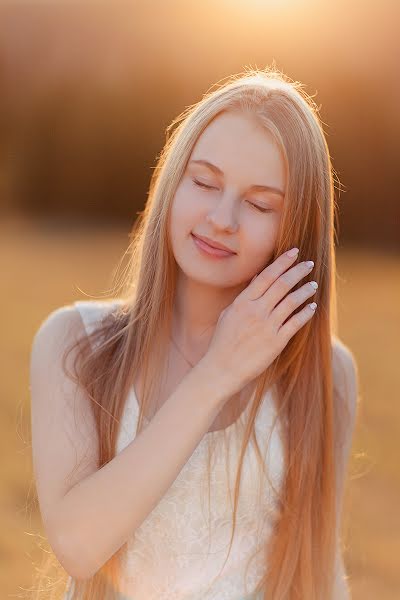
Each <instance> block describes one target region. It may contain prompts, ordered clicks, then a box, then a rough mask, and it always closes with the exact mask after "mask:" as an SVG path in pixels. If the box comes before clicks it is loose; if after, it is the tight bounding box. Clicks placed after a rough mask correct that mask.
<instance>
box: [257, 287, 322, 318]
mask: <svg viewBox="0 0 400 600" xmlns="http://www.w3.org/2000/svg"><path fill="white" fill-rule="evenodd" d="M317 288H318V283H317V282H316V281H309V282H308V283H305V284H304V285H302V286H301V288H299V289H298V290H295V291H294V292H292V293H291V294H288V295H287V296H286V298H284V299H283V300H282V302H279V304H278V305H277V306H276V307H275V308H274V309H273V310H272V312H271V313H270V315H269V319H271V322H272V324H273V325H274V327H276V329H279V327H281V326H282V323H284V322H285V321H286V319H287V318H288V317H290V315H291V314H293V312H294V311H295V310H296V309H297V308H299V306H301V305H302V304H303V302H305V301H306V300H307V299H308V298H311V296H313V295H314V294H315V292H316V291H317Z"/></svg>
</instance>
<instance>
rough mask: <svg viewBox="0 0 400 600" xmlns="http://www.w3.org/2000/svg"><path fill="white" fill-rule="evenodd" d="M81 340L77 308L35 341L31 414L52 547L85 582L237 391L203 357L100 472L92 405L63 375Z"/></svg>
mask: <svg viewBox="0 0 400 600" xmlns="http://www.w3.org/2000/svg"><path fill="white" fill-rule="evenodd" d="M78 331H80V332H81V331H82V322H81V319H80V316H79V314H78V313H77V312H76V308H75V307H72V308H71V307H62V308H61V309H58V310H56V311H54V312H53V313H52V314H51V316H50V317H49V318H48V319H47V320H46V321H45V323H44V324H43V325H42V326H41V328H40V329H39V331H38V332H37V334H36V336H35V338H34V343H33V347H32V353H31V371H30V373H31V375H30V377H31V413H32V447H33V459H34V471H35V477H36V482H37V491H38V497H39V504H40V509H41V513H42V518H43V520H44V523H45V528H46V530H47V534H48V538H49V541H50V543H51V546H52V548H53V550H54V551H55V553H56V555H57V557H58V559H59V561H60V563H61V564H62V565H63V567H64V568H65V570H66V571H67V572H69V573H70V574H71V575H72V576H73V577H76V578H82V579H85V578H89V577H91V576H92V575H93V574H94V573H96V572H97V571H98V569H99V568H100V567H101V566H102V565H103V564H104V563H105V562H106V561H107V560H108V559H109V558H110V557H111V556H112V555H113V554H114V553H115V552H116V551H117V550H118V549H119V548H120V547H121V545H122V544H123V543H124V542H125V541H126V540H127V539H128V537H129V536H130V535H131V534H132V532H134V531H135V529H136V528H138V527H139V526H140V525H141V523H142V522H143V521H144V520H145V519H146V517H147V516H148V515H149V513H150V512H151V511H152V510H153V508H154V507H155V506H156V505H157V504H158V502H159V501H160V500H161V498H162V497H163V495H164V494H165V493H166V491H167V490H168V488H169V487H170V486H171V485H172V483H173V482H174V480H175V479H176V477H177V476H178V474H179V472H180V471H181V470H182V468H183V466H184V465H185V463H186V462H187V461H188V459H189V458H190V456H191V454H192V453H193V451H194V450H195V448H196V446H197V445H198V443H199V442H200V441H201V439H202V437H203V435H204V433H205V432H206V431H207V430H208V428H209V426H210V424H211V423H212V422H213V421H214V419H215V417H216V415H217V414H218V412H219V411H220V409H221V408H222V406H223V404H224V403H225V402H226V400H227V399H228V398H229V395H230V390H229V389H228V384H227V382H225V381H224V380H223V378H222V377H221V376H220V374H219V373H216V372H214V370H213V368H212V367H211V366H210V365H209V364H208V363H207V362H206V361H205V357H203V359H202V360H201V361H200V362H199V363H198V364H197V365H196V367H194V368H193V369H192V370H191V371H190V372H189V374H188V375H186V377H184V379H183V380H182V381H181V383H180V384H179V385H178V386H177V388H176V389H175V390H174V392H173V393H172V394H171V395H170V397H169V398H168V399H167V400H166V401H165V403H164V404H163V405H162V406H161V408H160V409H159V410H158V412H157V413H156V415H155V416H154V418H153V419H152V420H151V422H150V423H149V424H148V426H147V427H146V429H144V430H143V431H142V432H140V433H139V434H138V436H137V437H136V438H135V439H134V440H133V441H132V442H131V443H130V444H128V446H127V447H126V448H124V449H123V450H122V451H121V452H120V453H119V454H117V455H116V456H115V457H114V458H113V459H112V460H111V461H110V462H108V463H107V464H106V465H104V466H103V467H102V468H100V469H97V467H96V464H97V462H96V461H97V450H96V448H97V440H96V437H95V427H94V423H93V420H92V419H93V417H92V416H91V410H90V402H89V400H88V399H87V398H86V397H85V395H84V394H83V392H82V390H77V389H75V388H74V387H73V384H72V382H71V381H70V380H69V379H67V378H66V377H65V375H64V374H63V373H62V371H61V366H60V357H61V352H62V350H63V349H64V343H63V341H62V340H63V339H65V336H67V338H70V337H71V335H73V334H74V332H75V333H78ZM68 341H71V339H68ZM71 354H72V357H71V359H72V360H73V358H74V353H71ZM68 366H69V363H68V361H67V367H68ZM74 402H75V403H76V404H75V409H77V410H78V416H77V417H76V414H75V412H74ZM82 458H85V459H87V458H88V461H87V463H86V467H85V469H84V471H83V472H82V471H81V472H80V473H79V474H78V475H76V474H75V475H74V476H73V477H72V481H73V485H71V473H72V471H73V468H74V466H75V463H76V460H78V462H79V461H80V459H82ZM67 478H69V481H70V482H69V484H68V485H67V484H66V480H67Z"/></svg>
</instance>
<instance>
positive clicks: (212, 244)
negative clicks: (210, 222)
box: [192, 233, 236, 254]
mask: <svg viewBox="0 0 400 600" xmlns="http://www.w3.org/2000/svg"><path fill="white" fill-rule="evenodd" d="M192 236H193V237H195V238H197V239H198V240H200V241H201V242H203V243H204V244H207V246H209V247H210V248H214V249H217V250H223V251H224V252H229V254H236V252H234V251H233V250H230V249H229V248H228V247H227V246H224V245H223V244H219V243H218V242H214V241H212V240H211V239H209V238H206V237H203V236H200V235H195V234H194V233H192Z"/></svg>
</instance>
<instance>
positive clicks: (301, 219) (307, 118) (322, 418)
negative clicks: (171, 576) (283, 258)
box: [67, 68, 348, 600]
mask: <svg viewBox="0 0 400 600" xmlns="http://www.w3.org/2000/svg"><path fill="white" fill-rule="evenodd" d="M222 111H239V112H241V113H244V114H247V115H251V116H252V117H254V118H255V119H256V120H257V122H258V123H259V125H260V127H262V128H264V129H265V130H266V131H267V132H269V133H270V134H272V135H273V137H274V139H275V140H276V142H277V143H278V145H279V147H280V148H281V150H282V153H283V156H284V160H285V162H286V166H287V188H286V196H285V202H284V205H283V211H282V219H281V223H280V230H279V232H278V238H277V243H276V248H275V251H274V255H273V256H272V258H271V262H273V261H274V260H275V259H276V258H277V257H278V256H279V255H281V254H282V253H283V252H284V251H286V250H287V249H289V248H292V247H293V246H297V247H298V248H299V249H300V253H299V258H298V260H299V261H301V260H306V259H308V258H310V257H312V258H313V260H314V262H315V267H314V270H313V278H315V279H316V280H317V281H318V283H319V288H318V293H317V295H316V297H315V300H316V301H317V303H318V309H317V312H316V314H315V316H314V317H313V318H312V320H311V321H309V322H308V323H307V324H306V325H305V326H303V327H302V328H301V329H300V330H299V331H298V333H296V335H295V336H294V337H293V338H292V339H291V340H290V341H289V343H288V344H287V346H286V347H285V348H284V350H283V351H282V352H281V354H280V355H279V356H278V357H277V359H276V360H275V361H274V363H273V364H272V365H271V366H270V367H269V368H268V369H266V370H265V372H264V373H263V374H262V375H260V376H259V377H258V378H257V382H256V383H257V386H256V393H255V396H254V402H253V404H252V408H251V411H250V413H249V419H248V422H247V424H246V428H245V431H244V435H243V442H242V446H241V451H240V460H239V468H238V470H237V473H236V482H235V497H234V511H233V529H232V536H233V532H234V528H235V519H236V510H237V502H238V496H239V488H240V477H241V472H242V463H243V457H244V454H245V450H246V446H247V444H248V442H249V440H250V438H251V439H253V440H255V436H254V421H255V416H256V414H257V412H258V409H259V406H260V404H261V402H262V399H263V397H264V393H265V390H266V389H267V388H268V387H269V386H270V384H271V382H274V383H276V388H275V389H276V392H277V394H276V398H275V401H276V403H277V407H278V414H279V416H280V417H281V419H282V422H284V423H286V428H285V429H284V452H285V473H284V480H283V484H282V488H281V490H280V492H279V498H278V500H279V505H280V507H281V511H280V516H279V519H278V521H277V523H276V526H275V528H274V530H273V534H272V535H271V537H270V539H269V540H268V547H266V548H265V577H264V578H263V579H262V581H261V582H260V585H259V586H258V588H257V591H258V592H260V593H261V594H262V596H260V597H262V598H263V599H264V600H267V598H268V600H305V599H307V600H327V599H330V598H332V594H333V578H334V571H335V555H336V548H337V539H338V538H337V535H338V526H339V523H338V512H337V509H338V506H337V503H336V489H337V481H336V475H337V470H338V455H339V448H340V447H341V445H342V443H343V434H344V431H345V430H346V423H347V419H348V413H347V409H346V402H345V399H344V398H343V397H341V395H340V394H339V390H337V389H335V388H334V379H333V374H332V340H333V338H334V330H335V327H336V322H337V315H336V288H335V271H336V268H335V253H334V232H335V227H334V217H335V202H334V176H333V167H332V164H331V161H330V156H329V151H328V147H327V143H326V140H325V136H324V132H323V129H322V125H321V120H320V118H319V116H318V109H317V107H316V105H315V103H314V101H313V100H312V99H311V98H310V97H309V96H308V95H307V94H306V93H305V91H304V90H303V89H302V85H301V84H300V83H298V82H293V81H290V80H289V78H287V77H286V76H284V75H283V74H282V73H280V72H278V71H277V70H276V69H272V68H266V69H263V70H252V69H251V70H246V71H244V72H243V73H239V74H236V75H233V76H230V77H229V78H228V79H227V81H225V82H219V83H218V84H216V85H215V89H213V88H211V89H210V90H209V91H208V92H207V93H206V94H204V96H203V98H202V99H201V100H200V101H199V102H197V103H196V104H194V105H192V106H189V107H188V108H187V109H186V110H185V111H184V112H182V113H181V115H179V116H178V117H177V118H176V119H175V120H174V121H173V122H172V123H171V124H170V125H169V127H168V128H167V132H166V133H167V135H166V143H165V146H164V148H163V150H162V152H161V154H160V156H159V158H158V162H157V166H156V168H155V169H154V173H153V175H152V179H151V183H150V190H149V194H148V199H147V202H146V205H145V208H144V210H143V211H142V212H141V213H139V217H138V219H137V220H136V222H135V224H134V227H133V229H132V232H131V243H130V248H129V256H130V259H129V266H128V268H127V269H126V276H125V277H124V279H123V281H122V284H120V286H119V289H118V291H119V297H120V298H122V300H123V302H122V303H121V305H120V306H119V307H118V309H117V310H114V311H113V312H112V313H111V314H109V315H108V316H107V318H105V319H104V320H103V321H102V322H101V323H100V324H99V326H98V327H97V328H96V330H95V331H94V332H93V333H92V335H91V336H90V337H91V341H92V342H94V343H95V344H96V341H100V342H101V343H99V344H96V349H95V351H93V348H92V345H89V344H88V343H87V340H86V342H85V341H84V340H83V339H82V340H81V342H80V350H81V351H80V353H78V355H77V360H76V371H75V374H74V375H72V376H73V377H74V378H75V381H76V383H77V384H78V385H80V386H82V388H83V389H84V390H85V391H86V392H87V394H88V396H89V397H90V398H91V399H92V400H93V404H92V406H93V412H94V415H95V419H96V424H97V430H98V439H99V465H98V466H99V468H100V467H102V466H103V465H104V464H106V463H107V462H108V461H110V460H112V458H113V457H114V456H115V453H116V441H117V436H118V433H119V426H120V420H121V417H122V412H123V409H124V403H125V401H126V397H127V394H128V392H129V390H130V388H131V386H132V383H133V381H134V378H135V373H136V372H137V371H138V369H139V368H140V370H141V372H143V376H144V393H143V399H142V402H141V407H140V413H139V419H138V424H137V432H136V433H138V432H139V431H140V430H141V427H142V423H143V416H144V414H146V406H147V399H148V397H149V396H150V394H151V392H152V390H153V385H155V382H156V380H157V373H159V372H160V365H162V364H163V360H164V358H163V357H165V355H166V348H167V345H168V343H169V335H170V327H171V318H172V309H173V302H174V292H175V287H176V277H177V273H176V264H175V261H174V258H173V254H172V250H171V245H170V241H169V239H168V235H167V232H168V221H169V216H170V209H171V203H172V201H173V198H174V194H175V191H176V189H177V186H178V184H179V182H180V179H181V177H182V174H183V173H184V170H185V168H186V164H187V161H188V159H189V157H190V154H191V152H192V149H193V147H194V145H195V143H196V140H197V139H198V137H199V135H200V134H201V133H202V132H203V131H204V129H205V128H206V127H207V125H208V124H209V123H210V122H211V120H212V119H214V118H215V117H216V116H217V115H219V114H220V113H222ZM302 283H303V282H300V283H299V284H298V287H299V286H300V285H302ZM295 289H296V288H295ZM155 342H156V343H155ZM67 350H68V351H71V350H72V348H69V349H67ZM231 543H232V538H231ZM124 552H126V544H124V545H123V546H122V547H121V548H120V549H119V551H118V552H117V553H116V554H115V555H113V556H112V557H111V558H110V560H109V561H107V563H106V564H105V565H103V567H102V568H101V569H100V570H99V571H98V572H97V573H96V574H95V575H94V576H93V577H92V578H91V579H90V580H86V581H82V580H81V581H76V582H75V590H74V593H73V596H72V597H73V600H78V599H79V600H98V599H99V598H104V599H106V598H107V599H108V598H109V599H110V600H112V599H114V598H115V599H116V598H117V597H118V578H119V575H120V568H121V562H120V560H121V559H122V557H123V553H124Z"/></svg>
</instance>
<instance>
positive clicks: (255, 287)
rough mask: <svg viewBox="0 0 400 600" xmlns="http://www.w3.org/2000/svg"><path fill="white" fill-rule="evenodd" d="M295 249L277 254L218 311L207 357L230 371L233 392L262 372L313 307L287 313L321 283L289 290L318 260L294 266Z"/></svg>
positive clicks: (215, 364) (313, 304)
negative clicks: (290, 252) (291, 254)
mask: <svg viewBox="0 0 400 600" xmlns="http://www.w3.org/2000/svg"><path fill="white" fill-rule="evenodd" d="M297 254H298V252H297V253H296V254H295V255H294V256H289V255H288V253H287V252H285V253H284V254H282V255H281V256H279V257H278V258H277V259H276V260H275V261H274V262H273V263H272V264H270V265H268V266H267V267H266V268H265V269H264V270H263V271H261V273H259V274H258V275H257V276H255V277H254V278H253V279H252V281H251V282H250V284H249V285H248V286H247V287H246V288H245V289H244V290H243V291H242V292H241V293H240V294H239V295H238V296H236V298H235V300H234V301H233V302H232V304H230V305H229V306H228V307H227V308H225V309H224V310H223V311H222V312H221V314H220V317H219V319H218V323H217V325H216V328H215V330H214V334H213V337H212V339H211V342H210V345H209V347H208V350H207V353H206V355H205V357H204V358H205V359H206V360H207V361H208V362H209V364H210V363H211V364H212V365H213V369H214V370H215V368H217V369H218V370H219V369H221V370H222V371H223V372H224V373H225V374H227V375H228V378H229V380H230V381H231V382H232V386H233V389H232V393H235V392H236V391H239V390H240V389H241V388H242V387H244V386H245V385H246V384H247V383H249V382H250V381H252V380H253V379H254V378H255V377H257V376H258V375H260V373H262V371H264V370H265V369H266V368H267V367H268V366H269V365H270V364H271V363H272V362H273V361H274V360H275V358H276V357H277V356H278V354H280V353H281V352H282V350H283V349H284V348H285V346H286V345H287V343H288V342H289V340H290V339H291V338H292V337H293V336H294V334H295V333H296V332H297V331H299V329H300V328H301V327H302V326H303V325H305V324H306V323H307V322H308V321H309V320H310V319H311V317H312V316H313V315H314V313H315V309H316V307H317V305H316V303H315V302H313V303H312V304H307V306H305V307H304V308H303V309H302V310H300V311H298V312H297V313H296V314H294V315H292V317H291V318H289V319H288V317H289V316H290V315H291V314H292V313H293V311H294V310H296V309H297V308H298V307H299V306H300V305H301V304H302V303H303V302H304V301H305V300H306V299H307V298H309V297H310V296H312V295H313V294H315V291H316V289H317V287H318V284H317V282H312V281H311V282H307V283H305V284H304V285H303V286H302V287H300V288H299V289H297V290H295V291H293V292H291V293H288V292H290V290H291V289H292V288H293V287H294V286H295V285H296V284H297V283H298V282H299V281H300V280H301V279H302V278H303V277H306V276H307V275H308V274H309V273H310V272H311V270H312V268H313V266H314V263H313V262H312V261H304V262H300V263H298V264H296V265H294V266H291V265H293V263H294V262H295V260H296V258H297ZM289 267H290V268H289ZM286 319H288V320H286ZM285 321H286V322H285Z"/></svg>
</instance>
